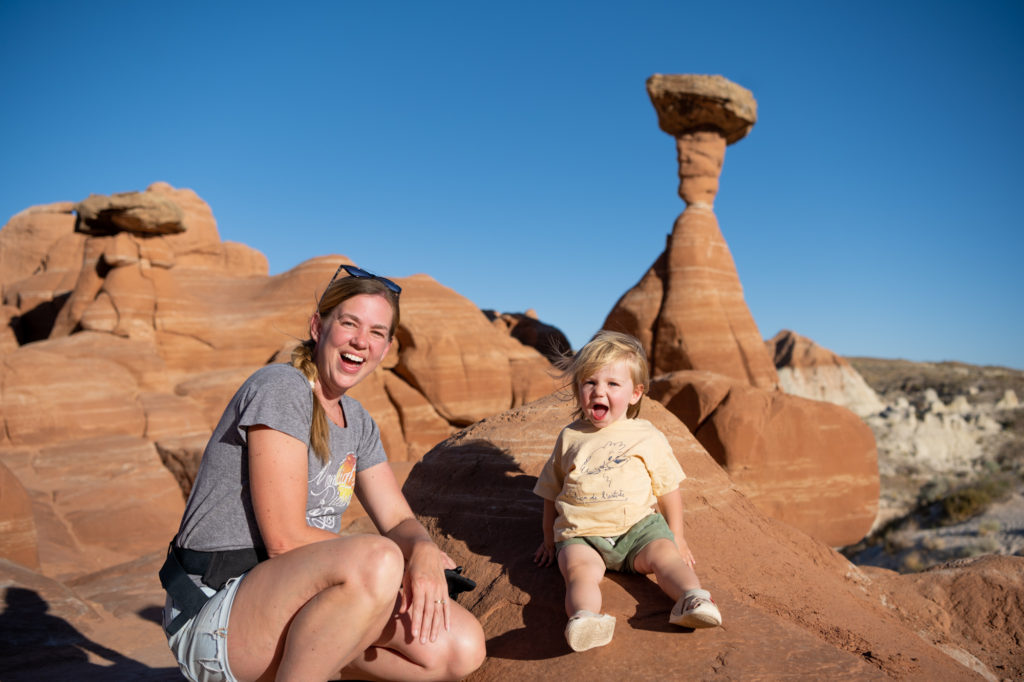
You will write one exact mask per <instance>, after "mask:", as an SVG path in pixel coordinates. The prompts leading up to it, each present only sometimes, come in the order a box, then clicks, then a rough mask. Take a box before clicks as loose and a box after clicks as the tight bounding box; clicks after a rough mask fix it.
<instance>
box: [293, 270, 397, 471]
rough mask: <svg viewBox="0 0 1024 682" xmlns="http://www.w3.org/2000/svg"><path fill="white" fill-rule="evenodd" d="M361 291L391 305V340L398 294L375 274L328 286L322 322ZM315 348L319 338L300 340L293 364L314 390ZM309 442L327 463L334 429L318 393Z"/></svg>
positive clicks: (322, 299) (321, 308) (319, 310)
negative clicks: (331, 427)
mask: <svg viewBox="0 0 1024 682" xmlns="http://www.w3.org/2000/svg"><path fill="white" fill-rule="evenodd" d="M361 294H367V295H370V296H383V297H384V298H385V299H386V300H387V301H388V303H390V304H391V313H392V315H391V327H390V328H389V329H388V340H391V339H392V338H394V336H395V330H396V329H398V319H399V308H398V294H397V293H396V292H394V291H392V290H391V289H389V288H388V287H387V286H386V285H385V284H384V283H383V282H381V281H380V280H378V279H375V278H372V277H342V278H341V279H336V280H334V281H333V282H331V284H330V285H328V287H327V290H326V291H324V294H323V296H321V297H320V303H319V304H318V305H317V310H316V314H317V315H318V316H319V317H320V319H321V320H322V321H323V320H328V319H330V317H331V314H332V313H333V312H334V309H335V308H337V307H338V306H339V305H341V304H342V303H344V302H345V301H347V300H348V299H350V298H352V297H353V296H359V295H361ZM325 326H326V325H325ZM315 351H316V341H314V340H313V339H311V338H310V339H306V340H305V341H303V342H302V343H300V344H299V345H298V346H296V347H295V350H293V351H292V359H291V365H292V367H295V368H296V369H298V370H299V371H300V372H302V374H303V376H305V377H306V379H308V380H309V386H310V390H312V388H313V386H314V385H315V384H316V381H317V379H318V378H319V372H318V371H317V368H316V360H315V359H314V353H315ZM309 444H310V445H311V446H312V448H313V452H315V453H316V456H317V458H318V459H319V460H320V462H321V464H327V462H328V461H329V460H330V458H331V431H330V428H329V427H328V425H327V413H325V412H324V407H323V405H321V404H320V401H319V400H317V398H316V396H315V395H314V396H313V419H312V420H311V421H310V424H309Z"/></svg>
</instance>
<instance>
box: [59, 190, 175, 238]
mask: <svg viewBox="0 0 1024 682" xmlns="http://www.w3.org/2000/svg"><path fill="white" fill-rule="evenodd" d="M75 212H76V213H77V214H78V225H77V226H76V229H77V230H78V231H79V232H83V233H85V234H89V235H105V234H116V233H118V232H122V233H123V232H134V233H136V234H144V235H155V234H175V233H178V232H184V231H185V229H186V228H185V225H184V219H185V215H184V212H183V211H182V210H181V207H180V206H179V205H178V204H177V202H175V201H172V200H170V199H167V198H165V197H163V196H160V195H159V194H157V193H151V192H121V193H118V194H114V195H111V196H109V197H108V196H103V195H101V194H91V195H89V198H88V199H84V200H83V201H80V202H78V203H77V204H75Z"/></svg>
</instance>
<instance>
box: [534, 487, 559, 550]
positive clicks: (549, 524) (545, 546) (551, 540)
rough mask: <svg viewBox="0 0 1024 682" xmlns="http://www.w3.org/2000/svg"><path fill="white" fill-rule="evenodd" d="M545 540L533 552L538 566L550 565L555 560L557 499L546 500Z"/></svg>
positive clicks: (543, 526) (543, 524)
mask: <svg viewBox="0 0 1024 682" xmlns="http://www.w3.org/2000/svg"><path fill="white" fill-rule="evenodd" d="M541 527H542V529H543V531H544V541H543V542H541V543H540V547H538V548H537V551H536V552H534V553H533V563H535V564H537V565H538V566H550V565H551V562H552V561H554V560H555V501H554V500H547V499H545V500H544V521H543V522H542V526H541Z"/></svg>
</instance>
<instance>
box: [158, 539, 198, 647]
mask: <svg viewBox="0 0 1024 682" xmlns="http://www.w3.org/2000/svg"><path fill="white" fill-rule="evenodd" d="M160 585H161V586H163V588H164V590H166V591H167V594H169V595H170V596H171V600H172V602H173V603H174V606H175V608H177V609H179V610H180V611H181V613H179V614H178V615H177V616H176V617H175V618H174V620H172V621H171V622H170V623H169V624H168V625H167V634H168V635H173V634H174V633H176V632H177V631H178V630H180V629H181V626H182V625H184V624H185V623H187V622H188V621H189V619H190V618H192V617H194V616H195V615H196V614H197V613H199V609H201V608H203V604H205V603H206V602H207V601H209V599H210V598H209V597H207V596H206V593H204V592H203V591H202V590H200V589H199V588H198V587H196V584H195V583H194V582H192V579H191V578H189V577H188V572H186V571H185V568H184V567H183V566H182V565H181V562H180V561H178V557H176V556H175V555H174V543H173V542H172V543H171V545H170V547H168V548H167V559H165V560H164V565H163V566H162V567H161V568H160Z"/></svg>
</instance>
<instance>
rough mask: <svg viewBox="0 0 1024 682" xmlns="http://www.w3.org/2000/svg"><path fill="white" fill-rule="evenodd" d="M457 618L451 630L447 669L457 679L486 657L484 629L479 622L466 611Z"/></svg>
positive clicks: (480, 663) (467, 673) (481, 662)
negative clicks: (461, 616)
mask: <svg viewBox="0 0 1024 682" xmlns="http://www.w3.org/2000/svg"><path fill="white" fill-rule="evenodd" d="M462 613H463V615H464V617H463V618H457V619H456V622H455V623H454V624H453V626H452V630H451V635H452V636H451V640H452V641H451V645H450V647H449V648H450V655H449V664H448V669H449V671H450V672H451V674H452V678H453V679H456V680H459V679H462V678H463V677H466V676H468V675H469V674H470V673H471V672H473V671H474V670H476V669H477V668H479V667H480V666H481V665H483V662H484V659H485V658H486V657H487V647H486V641H485V639H484V630H483V628H482V627H481V626H480V622H479V621H478V620H477V619H476V618H474V617H473V614H471V613H469V612H468V611H464V612H462Z"/></svg>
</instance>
